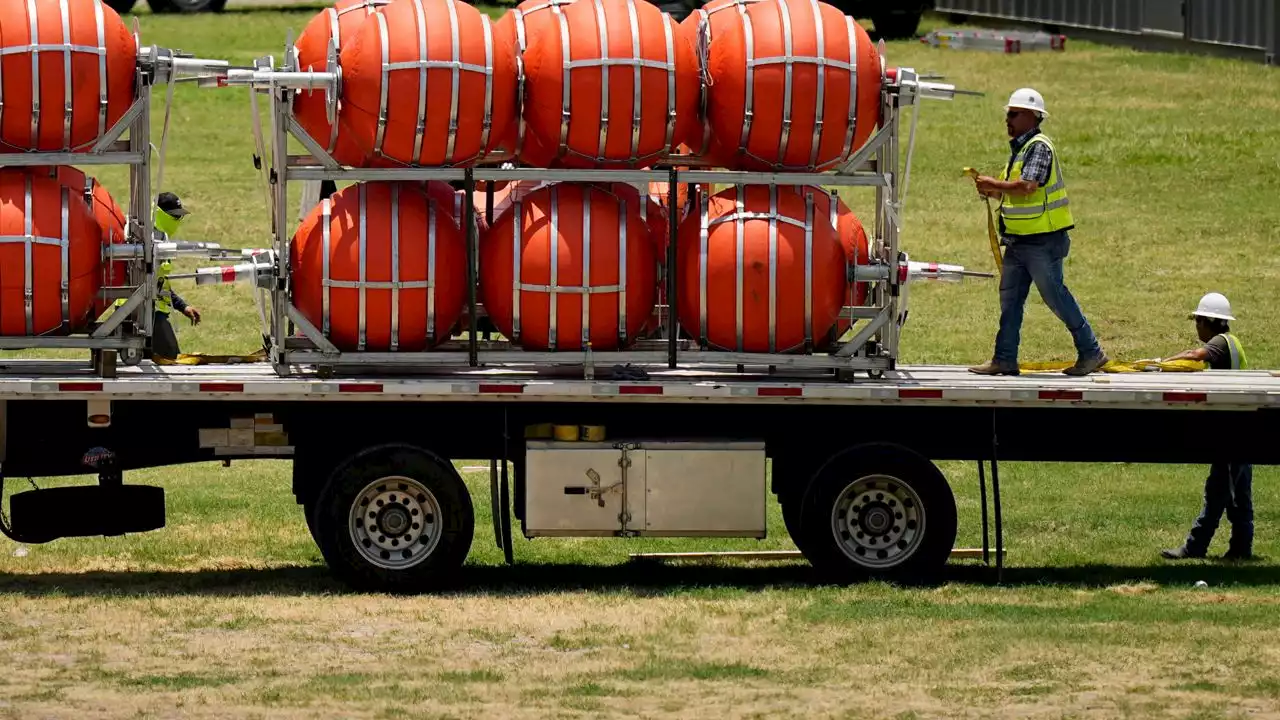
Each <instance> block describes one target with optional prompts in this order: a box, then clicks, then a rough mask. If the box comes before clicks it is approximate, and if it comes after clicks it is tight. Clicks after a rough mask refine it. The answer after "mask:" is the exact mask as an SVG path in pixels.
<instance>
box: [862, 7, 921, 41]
mask: <svg viewBox="0 0 1280 720" xmlns="http://www.w3.org/2000/svg"><path fill="white" fill-rule="evenodd" d="M922 15H923V13H922V12H920V11H918V10H917V11H910V10H905V11H896V12H895V11H892V10H889V11H882V12H880V13H879V14H876V15H873V16H872V17H871V22H872V24H874V25H875V28H876V34H878V35H879V36H880V37H882V38H884V39H886V40H910V39H911V38H913V37H915V36H916V31H917V30H919V29H920V17H921V16H922Z"/></svg>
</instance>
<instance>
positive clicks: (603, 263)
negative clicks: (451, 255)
mask: <svg viewBox="0 0 1280 720" xmlns="http://www.w3.org/2000/svg"><path fill="white" fill-rule="evenodd" d="M613 190H615V188H610V187H608V186H596V185H589V184H587V185H578V184H569V183H560V184H556V185H551V186H549V187H544V188H541V189H539V190H535V191H534V192H531V193H529V194H527V195H525V196H523V197H521V198H519V199H517V200H515V201H514V203H513V204H512V206H511V208H510V210H508V211H507V212H505V213H503V214H502V216H501V217H498V218H496V219H495V220H494V224H493V226H492V227H491V228H489V231H488V232H486V233H485V234H484V237H482V238H481V241H480V294H481V297H482V298H483V300H484V306H485V309H486V310H487V311H488V313H489V317H490V319H492V320H493V323H494V325H496V326H497V327H498V329H499V330H500V331H501V332H502V334H503V335H505V336H507V337H508V338H511V340H512V342H514V343H517V344H519V345H520V346H521V347H523V348H524V349H526V350H579V349H582V348H583V347H584V346H585V341H587V340H590V342H591V346H592V348H593V349H594V350H616V349H619V348H622V347H625V346H626V345H627V344H628V343H630V341H631V340H633V339H635V338H636V336H637V334H638V333H639V331H640V329H641V328H642V327H643V326H644V324H645V322H646V321H647V320H648V319H649V317H650V316H651V315H652V312H653V302H654V300H653V298H654V278H655V275H656V273H657V269H656V265H655V264H654V255H653V243H652V242H651V240H650V238H649V236H648V229H647V228H646V227H645V223H644V221H643V220H642V219H641V217H640V211H639V206H638V204H637V203H636V201H635V199H634V198H628V197H627V196H626V195H620V194H618V193H616V192H614V191H613Z"/></svg>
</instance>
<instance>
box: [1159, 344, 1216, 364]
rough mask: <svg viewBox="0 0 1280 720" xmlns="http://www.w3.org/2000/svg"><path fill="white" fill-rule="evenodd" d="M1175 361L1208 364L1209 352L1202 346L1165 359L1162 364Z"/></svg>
mask: <svg viewBox="0 0 1280 720" xmlns="http://www.w3.org/2000/svg"><path fill="white" fill-rule="evenodd" d="M1175 360H1195V361H1196V362H1209V351H1208V350H1206V349H1205V347H1204V346H1203V345H1201V346H1200V347H1198V348H1192V349H1191V350H1184V351H1182V352H1180V353H1178V354H1177V355H1174V356H1173V357H1169V358H1165V359H1164V360H1163V361H1162V362H1174V361H1175Z"/></svg>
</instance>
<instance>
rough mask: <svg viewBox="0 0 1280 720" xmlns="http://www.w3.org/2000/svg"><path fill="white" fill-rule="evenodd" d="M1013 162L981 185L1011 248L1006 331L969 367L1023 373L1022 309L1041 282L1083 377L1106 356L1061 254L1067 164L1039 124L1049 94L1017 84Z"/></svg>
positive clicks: (1069, 223)
mask: <svg viewBox="0 0 1280 720" xmlns="http://www.w3.org/2000/svg"><path fill="white" fill-rule="evenodd" d="M1005 111H1006V114H1005V128H1006V129H1007V130H1008V132H1009V137H1010V138H1012V140H1011V141H1010V142H1009V147H1010V151H1011V152H1010V155H1009V162H1008V164H1007V165H1006V166H1005V170H1004V173H1003V174H1002V175H1001V178H1000V179H999V180H997V179H995V178H991V177H987V176H982V177H979V178H977V180H976V182H977V186H978V192H979V193H980V194H982V195H985V196H987V197H992V198H1000V235H1001V238H1002V241H1003V244H1004V245H1006V246H1007V247H1008V249H1007V250H1005V253H1004V270H1003V273H1002V274H1001V277H1000V330H999V332H998V333H997V334H996V347H995V353H994V357H993V358H992V360H991V361H990V362H988V363H985V364H983V365H979V366H977V367H971V368H969V371H970V372H974V373H977V374H979V375H1017V374H1018V343H1019V340H1020V337H1019V336H1020V334H1021V331H1022V316H1023V310H1024V309H1025V306H1026V302H1027V295H1028V294H1029V293H1030V291H1031V283H1033V282H1034V283H1035V285H1036V288H1037V289H1038V290H1039V291H1040V297H1041V298H1043V299H1044V303H1045V305H1048V306H1049V309H1050V310H1052V311H1053V314H1054V315H1056V316H1057V317H1058V319H1059V320H1061V321H1062V322H1063V324H1065V325H1066V326H1067V330H1069V331H1071V337H1072V339H1073V340H1074V341H1075V346H1076V355H1077V359H1076V364H1075V365H1073V366H1071V367H1069V368H1067V369H1066V370H1065V371H1064V372H1065V373H1066V374H1067V375H1074V376H1082V375H1088V374H1089V373H1091V372H1094V371H1095V370H1097V369H1098V368H1100V367H1102V366H1103V365H1105V364H1106V362H1107V356H1106V354H1104V353H1103V352H1102V348H1101V347H1100V346H1099V345H1098V338H1097V337H1096V336H1094V334H1093V328H1091V327H1089V321H1088V320H1086V319H1085V316H1084V313H1082V312H1081V311H1080V306H1079V304H1077V303H1076V299H1075V298H1074V297H1072V295H1071V291H1070V290H1068V289H1067V286H1066V284H1065V283H1064V282H1063V279H1062V261H1063V259H1065V258H1066V257H1067V253H1068V252H1069V251H1070V248H1071V238H1070V237H1069V236H1068V235H1067V231H1068V230H1071V229H1072V228H1073V227H1075V221H1074V220H1073V219H1072V217H1071V207H1070V201H1069V200H1068V199H1067V186H1066V183H1065V181H1064V179H1063V173H1062V164H1061V162H1060V161H1059V160H1058V156H1057V153H1056V152H1055V151H1054V147H1053V142H1052V141H1050V140H1049V138H1048V136H1046V135H1045V134H1044V133H1042V132H1041V131H1040V122H1041V121H1042V120H1044V118H1045V117H1047V116H1048V113H1047V112H1045V108H1044V98H1042V97H1041V96H1040V93H1038V92H1036V91H1035V90H1033V89H1031V88H1021V89H1019V90H1016V91H1015V92H1014V93H1013V95H1011V96H1010V97H1009V103H1008V104H1007V105H1006V106H1005Z"/></svg>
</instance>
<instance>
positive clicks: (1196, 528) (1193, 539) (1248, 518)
mask: <svg viewBox="0 0 1280 720" xmlns="http://www.w3.org/2000/svg"><path fill="white" fill-rule="evenodd" d="M1223 512H1226V514H1227V520H1229V521H1230V522H1231V540H1230V542H1229V543H1228V549H1229V550H1230V551H1231V552H1234V553H1239V554H1243V555H1248V554H1250V553H1251V552H1252V551H1253V466H1252V465H1237V464H1234V463H1214V464H1213V466H1212V467H1211V468H1210V469H1209V477H1207V478H1205V480H1204V508H1203V509H1201V510H1200V517H1198V518H1196V522H1195V525H1192V526H1191V533H1190V534H1189V535H1187V542H1186V549H1187V552H1188V553H1190V554H1192V555H1204V554H1205V553H1206V552H1208V550H1209V542H1210V541H1211V540H1213V533H1214V531H1216V530H1217V529H1218V522H1219V521H1220V520H1221V519H1222V513H1223Z"/></svg>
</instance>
